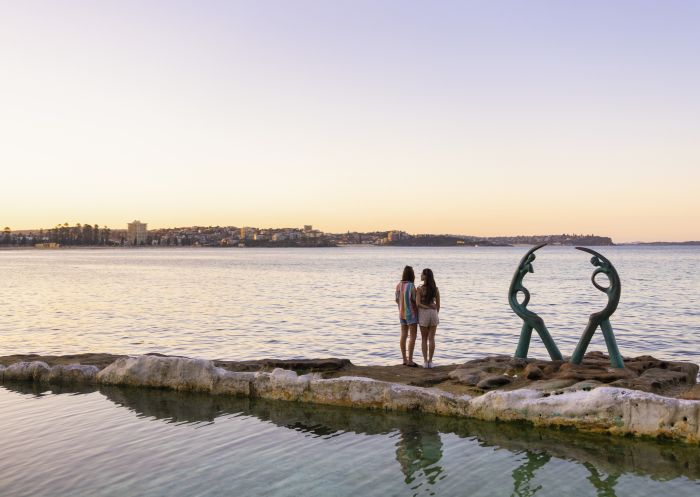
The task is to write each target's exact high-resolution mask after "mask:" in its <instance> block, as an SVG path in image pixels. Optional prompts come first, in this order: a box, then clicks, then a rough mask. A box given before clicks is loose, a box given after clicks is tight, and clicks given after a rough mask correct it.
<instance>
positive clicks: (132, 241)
mask: <svg viewBox="0 0 700 497" xmlns="http://www.w3.org/2000/svg"><path fill="white" fill-rule="evenodd" d="M147 227H148V224H146V223H142V222H141V221H134V222H133V223H129V224H128V225H127V229H126V240H127V243H128V244H129V245H145V244H146V238H148V229H147Z"/></svg>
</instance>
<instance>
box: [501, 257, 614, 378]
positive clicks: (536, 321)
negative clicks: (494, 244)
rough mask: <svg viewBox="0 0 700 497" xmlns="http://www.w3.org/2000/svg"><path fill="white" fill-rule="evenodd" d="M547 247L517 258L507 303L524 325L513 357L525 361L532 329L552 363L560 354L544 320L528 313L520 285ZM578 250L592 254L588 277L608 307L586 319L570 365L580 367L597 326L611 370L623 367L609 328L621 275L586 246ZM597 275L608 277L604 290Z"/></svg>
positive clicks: (525, 291) (526, 296)
mask: <svg viewBox="0 0 700 497" xmlns="http://www.w3.org/2000/svg"><path fill="white" fill-rule="evenodd" d="M545 245H547V244H546V243H542V244H540V245H537V246H535V247H533V248H531V249H530V250H528V251H527V253H526V254H525V255H524V256H523V258H522V259H520V263H519V264H518V268H517V269H516V270H515V274H514V275H513V279H512V281H511V283H510V289H509V291H508V303H509V304H510V307H511V309H513V312H515V314H517V315H518V316H519V317H520V318H521V319H522V320H523V326H522V329H521V331H520V339H519V340H518V347H517V349H516V350H515V357H518V358H522V359H526V358H527V352H528V349H529V348H530V340H531V338H532V330H533V329H535V330H536V331H537V333H538V334H539V335H540V338H541V339H542V342H543V343H544V346H545V347H546V348H547V352H548V353H549V356H550V357H551V359H552V360H553V361H556V360H562V355H561V352H559V349H558V348H557V346H556V344H555V343H554V339H553V338H552V336H551V335H550V333H549V330H547V326H545V324H544V320H543V319H542V318H541V317H540V316H538V315H537V314H536V313H534V312H532V311H530V310H529V309H528V308H527V305H528V303H529V302H530V292H529V291H528V289H527V288H525V286H524V285H523V279H524V278H525V276H526V275H527V274H528V273H532V272H534V268H533V266H532V263H533V261H534V260H535V251H537V250H539V249H540V248H542V247H544V246H545ZM576 249H577V250H582V251H584V252H588V253H589V254H591V255H593V257H592V258H591V264H593V265H594V266H596V269H595V271H593V275H592V276H591V281H592V282H593V286H595V287H596V288H597V289H598V290H600V291H601V292H604V293H605V294H606V295H607V296H608V304H607V305H606V306H605V308H604V309H603V310H602V311H599V312H594V313H593V314H591V315H590V317H589V319H588V325H587V326H586V329H585V330H584V331H583V334H582V335H581V339H580V340H579V343H578V345H577V346H576V350H575V351H574V353H573V355H572V356H571V363H572V364H581V361H582V360H583V355H584V354H585V353H586V349H587V348H588V344H589V343H590V341H591V338H592V337H593V333H595V330H596V329H597V328H598V327H599V326H600V328H601V330H602V331H603V337H604V339H605V344H606V346H607V348H608V354H609V355H610V365H611V366H612V367H614V368H624V367H625V364H624V361H623V359H622V356H621V355H620V351H619V349H618V347H617V342H616V341H615V335H614V334H613V330H612V326H611V325H610V316H611V315H612V314H613V313H614V312H615V310H616V309H617V305H618V303H619V302H620V293H621V282H620V276H619V275H618V274H617V270H616V269H615V267H614V266H613V265H612V263H611V262H610V261H609V260H608V259H606V258H605V257H604V256H603V255H601V254H599V253H598V252H596V251H595V250H591V249H589V248H585V247H576ZM599 274H604V275H605V276H607V278H608V281H609V283H610V284H609V285H608V286H607V287H604V286H601V285H600V284H599V283H598V282H597V281H596V277H597V276H598V275H599ZM521 293H522V294H523V301H522V302H518V294H521Z"/></svg>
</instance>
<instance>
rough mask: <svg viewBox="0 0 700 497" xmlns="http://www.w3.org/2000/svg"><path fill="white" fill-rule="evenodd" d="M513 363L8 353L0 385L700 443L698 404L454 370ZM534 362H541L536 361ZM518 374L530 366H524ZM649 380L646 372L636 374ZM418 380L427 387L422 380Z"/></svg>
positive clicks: (495, 359)
mask: <svg viewBox="0 0 700 497" xmlns="http://www.w3.org/2000/svg"><path fill="white" fill-rule="evenodd" d="M39 358H43V359H46V360H45V361H42V360H38V359H39ZM22 359H24V360H22ZM27 359H28V360H27ZM595 359H597V358H596V357H593V358H592V360H591V361H589V364H585V361H584V366H585V367H587V368H594V367H597V366H595V364H594V362H595ZM637 359H640V358H637ZM651 359H653V358H651ZM651 359H649V360H651ZM47 361H48V362H47ZM513 361H514V360H512V359H510V358H508V357H505V356H491V357H486V358H483V359H479V360H476V361H470V362H468V363H465V364H462V365H452V366H442V367H440V368H435V369H434V370H422V369H420V368H406V367H404V366H355V365H353V364H352V363H351V362H350V361H348V360H347V359H335V358H332V359H306V360H274V359H265V360H260V361H242V362H234V361H209V360H204V359H192V358H185V357H172V356H164V355H160V354H156V355H142V356H114V355H111V354H81V355H71V356H45V357H41V356H5V357H0V381H1V382H2V383H5V382H7V383H11V382H18V381H19V382H32V383H39V384H42V385H51V384H56V385H63V386H66V385H73V386H79V385H118V386H132V387H145V388H160V389H169V390H175V391H191V392H200V393H204V394H209V395H225V396H226V395H229V396H241V397H248V398H260V399H270V400H284V401H293V402H302V403H309V404H320V405H333V406H343V407H353V408H364V409H378V410H384V411H418V412H422V413H427V414H436V415H441V416H452V417H459V418H473V419H480V420H485V421H518V422H523V421H524V422H527V423H529V424H531V425H534V426H550V427H558V428H574V429H576V430H578V431H581V432H599V433H608V434H612V435H633V436H641V437H648V438H656V439H674V440H678V441H682V442H686V443H690V444H698V443H700V400H690V399H681V398H678V397H674V396H664V395H659V394H657V393H651V392H648V391H642V390H640V389H632V388H623V387H619V386H613V385H609V384H604V383H602V382H600V381H598V380H588V381H586V380H584V381H579V380H578V379H577V378H570V379H568V380H566V379H565V378H559V379H556V380H535V381H531V382H530V383H528V384H527V385H525V386H522V387H517V388H515V387H514V388H510V389H508V388H502V386H501V387H500V388H496V389H489V388H487V389H486V391H484V388H482V387H484V386H485V385H481V387H474V386H469V385H466V384H464V383H460V382H459V381H456V380H458V377H459V375H460V374H461V373H457V374H455V372H456V371H457V372H458V371H461V372H462V373H464V372H465V371H471V373H473V371H474V369H475V367H476V365H481V367H483V370H484V371H486V370H488V369H493V368H495V367H496V366H497V365H501V366H506V367H511V368H516V369H517V367H519V366H523V364H522V363H517V361H516V362H515V363H514V362H513ZM536 363H537V364H542V361H539V362H537V361H532V363H531V364H536ZM667 364H670V363H667ZM518 365H519V366H518ZM679 365H680V366H682V368H681V369H684V370H685V371H684V372H681V371H673V370H672V369H671V370H668V369H667V370H665V371H666V373H668V374H670V375H671V376H673V375H674V374H675V377H676V380H678V378H679V377H681V376H683V377H685V378H688V379H687V380H686V383H687V385H686V386H688V385H690V388H689V390H697V388H696V387H697V386H698V385H696V384H695V376H696V375H697V371H698V367H697V365H694V364H692V365H691V364H690V363H672V364H670V367H671V368H676V369H678V367H680V366H679ZM528 366H530V364H527V365H524V368H527V367H528ZM562 366H563V365H562ZM667 367H668V366H667ZM530 369H534V368H530ZM650 369H661V368H650ZM407 370H410V371H407ZM520 370H522V371H524V369H523V368H522V367H521V368H520ZM647 371H649V369H648V370H647ZM299 373H302V374H299ZM471 373H469V374H471ZM566 374H568V373H566ZM618 374H621V373H618ZM691 374H692V376H693V378H692V380H691V379H689V377H690V375H691ZM514 376H515V377H517V376H518V375H517V374H515V375H514ZM644 376H645V373H643V374H642V375H640V376H639V378H643V377H644ZM667 376H668V375H667ZM419 377H420V378H422V383H421V384H420V385H417V384H415V383H416V378H419ZM446 377H447V378H449V380H446V379H445V378H446ZM669 378H670V376H669ZM462 379H464V378H462ZM622 380H624V378H623V379H622ZM542 381H544V382H545V383H547V382H549V386H548V387H547V388H544V387H543V385H542V383H538V382H542ZM616 381H621V380H616ZM624 381H633V380H632V379H630V378H628V379H626V380H624ZM654 381H658V378H657V380H654ZM446 382H447V383H449V384H453V385H458V386H460V388H458V389H457V390H454V391H450V390H451V389H450V388H445V383H446ZM514 383H515V385H510V386H517V381H514ZM678 383H679V381H676V382H675V383H674V382H670V383H669V385H676V386H677V385H678ZM681 383H682V382H681ZM478 390H481V391H480V392H479V391H478ZM670 391H673V389H671V390H670Z"/></svg>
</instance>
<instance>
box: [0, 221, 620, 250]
mask: <svg viewBox="0 0 700 497" xmlns="http://www.w3.org/2000/svg"><path fill="white" fill-rule="evenodd" d="M540 243H548V244H550V245H587V246H603V245H614V243H613V241H612V238H610V237H607V236H598V235H583V234H581V235H579V234H561V235H518V236H495V237H480V236H471V235H451V234H410V233H407V232H405V231H401V230H386V231H372V232H357V231H352V232H351V231H348V232H345V233H325V232H323V231H320V230H318V229H314V228H313V226H312V225H305V226H303V227H302V228H256V227H250V226H246V227H242V228H239V227H236V226H191V227H179V228H158V229H153V230H149V229H148V225H147V224H146V223H142V222H140V221H133V222H131V223H128V225H127V228H126V229H111V228H109V227H107V226H99V225H97V224H80V223H78V224H76V225H75V226H70V225H69V224H68V223H64V224H59V225H56V226H55V227H53V228H49V229H43V228H40V229H34V230H15V231H13V230H12V229H10V228H9V227H5V228H4V230H3V232H2V233H1V234H0V247H37V248H59V247H80V246H93V247H94V246H98V247H99V246H108V247H121V246H149V247H150V246H156V247H338V246H348V245H377V246H399V247H510V246H513V245H535V244H540Z"/></svg>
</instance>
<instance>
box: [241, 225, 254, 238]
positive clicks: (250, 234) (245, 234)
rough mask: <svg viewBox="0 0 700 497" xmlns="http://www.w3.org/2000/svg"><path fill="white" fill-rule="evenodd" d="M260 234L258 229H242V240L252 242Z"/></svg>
mask: <svg viewBox="0 0 700 497" xmlns="http://www.w3.org/2000/svg"><path fill="white" fill-rule="evenodd" d="M257 233H258V230H257V229H256V228H249V227H246V228H241V240H252V239H253V238H255V235H256V234H257Z"/></svg>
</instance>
